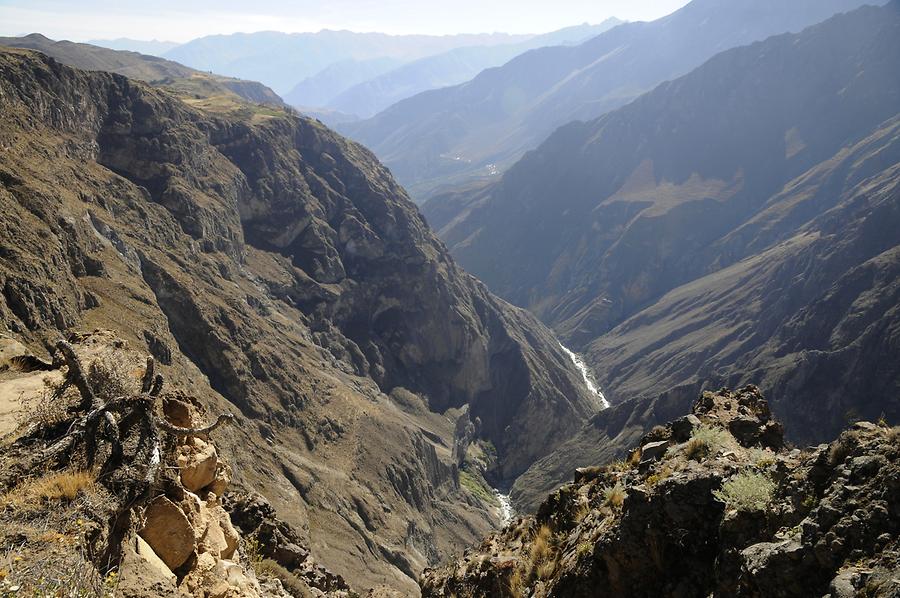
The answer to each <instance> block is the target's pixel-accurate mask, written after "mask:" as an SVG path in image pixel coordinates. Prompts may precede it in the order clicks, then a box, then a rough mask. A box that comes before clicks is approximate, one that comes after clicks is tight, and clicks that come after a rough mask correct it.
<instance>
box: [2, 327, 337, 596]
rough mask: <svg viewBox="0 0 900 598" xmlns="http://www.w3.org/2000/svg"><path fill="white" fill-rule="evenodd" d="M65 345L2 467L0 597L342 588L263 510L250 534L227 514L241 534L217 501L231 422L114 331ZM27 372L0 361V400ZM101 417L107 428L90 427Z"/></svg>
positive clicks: (32, 396)
mask: <svg viewBox="0 0 900 598" xmlns="http://www.w3.org/2000/svg"><path fill="white" fill-rule="evenodd" d="M70 340H71V341H72V345H70V346H71V348H72V351H71V354H69V355H65V354H62V353H58V354H57V355H56V356H57V358H58V359H56V360H55V362H56V363H57V364H58V365H57V366H50V367H49V368H47V369H45V370H43V371H42V374H41V375H42V376H43V379H44V380H46V383H45V385H44V388H43V389H42V390H41V389H32V390H31V391H30V392H28V393H27V396H23V401H24V405H25V407H24V411H23V412H22V413H21V414H20V425H19V426H18V428H17V430H16V431H15V432H14V434H13V435H12V437H11V438H8V439H7V440H8V441H11V442H10V444H9V446H8V447H7V448H6V450H4V453H3V458H2V461H0V488H2V489H0V541H2V542H3V544H4V545H5V546H15V548H14V550H15V553H16V554H15V556H14V558H12V559H11V560H10V563H9V566H8V568H5V569H4V570H3V576H4V579H0V582H5V584H6V586H7V587H6V588H4V589H9V588H11V587H12V586H13V585H15V586H18V587H19V590H18V591H20V592H23V593H30V592H34V593H36V594H39V595H56V594H57V593H63V592H65V593H68V592H69V591H70V589H71V587H70V586H72V587H74V588H75V592H76V593H77V592H78V591H79V590H78V589H79V588H82V589H83V593H82V594H79V595H101V594H102V595H113V594H114V595H116V596H132V597H147V598H149V597H151V596H153V597H157V596H172V597H174V596H185V595H187V596H197V597H202V598H262V597H264V596H272V597H278V598H286V597H287V596H297V595H299V596H333V597H336V598H337V597H346V596H348V595H349V594H350V593H351V589H350V587H349V586H348V585H347V584H346V582H344V581H343V579H341V578H340V577H339V576H337V575H335V574H333V573H331V572H329V571H327V570H326V569H325V568H323V567H322V566H321V565H318V564H317V563H316V562H315V560H314V558H313V557H311V556H310V554H309V550H308V549H306V548H301V547H300V546H299V545H298V544H303V543H304V540H303V539H302V538H301V537H300V535H299V534H297V533H296V532H294V531H293V530H292V529H291V528H290V526H288V525H287V524H285V523H284V522H281V521H279V520H278V519H277V517H276V515H275V513H274V510H273V509H272V508H271V506H269V505H268V504H267V503H263V505H264V508H262V509H257V510H261V511H262V512H263V513H264V515H265V522H260V525H257V526H256V528H254V529H249V530H247V529H244V528H242V527H240V526H239V527H236V526H235V525H234V524H233V523H232V517H231V515H230V514H229V512H228V510H226V507H228V508H232V509H233V510H234V511H235V520H236V521H237V522H238V523H239V524H243V525H244V526H246V521H247V512H248V508H237V507H236V506H235V505H236V504H241V503H240V502H239V501H237V502H236V501H235V500H233V499H229V500H224V501H223V498H222V497H223V494H224V493H225V492H226V491H227V490H228V489H229V488H228V487H229V482H230V466H229V465H228V464H227V463H226V462H224V461H223V460H221V459H220V458H219V457H218V455H217V452H216V446H215V442H214V439H213V438H212V435H213V434H215V435H217V436H218V435H219V434H221V433H222V431H223V428H220V426H221V425H222V422H227V421H230V419H231V417H230V416H220V417H219V418H218V419H217V420H216V423H214V424H212V425H208V419H209V418H208V417H207V415H206V413H205V409H204V408H203V407H202V405H201V404H200V403H199V402H198V401H197V400H196V399H195V398H194V397H191V396H189V395H186V394H185V393H183V392H181V391H178V390H173V389H168V390H163V387H164V386H165V382H164V379H163V378H162V377H161V376H157V375H156V368H155V362H154V361H153V360H152V359H151V360H150V361H147V359H146V355H141V354H140V353H138V352H136V351H134V350H132V349H130V348H129V347H128V343H126V342H125V341H124V340H123V339H120V338H118V337H117V336H116V335H115V334H113V333H111V332H107V331H95V332H94V333H91V334H84V335H77V336H73V337H71V339H70ZM142 362H143V363H146V364H147V365H146V366H145V367H144V368H143V369H142V368H140V367H135V366H136V365H137V364H140V363H142ZM79 371H81V372H82V374H79V373H78V372H79ZM29 375H30V372H24V371H21V368H20V367H18V368H17V367H10V366H9V365H6V366H2V365H0V393H5V392H6V391H8V390H9V389H10V388H21V386H20V385H18V384H17V381H18V380H21V379H22V378H27V377H28V376H29ZM81 375H83V376H84V377H83V378H80V377H79V376H81ZM148 386H149V388H148ZM75 387H77V389H78V390H75ZM85 392H87V393H89V394H90V395H91V397H92V402H93V403H94V404H95V406H94V407H92V410H91V411H88V412H85V411H83V410H81V409H80V407H79V403H80V401H81V399H82V398H83V397H84V393H85ZM147 403H150V404H151V407H150V408H149V409H144V407H143V406H142V405H145V404H147ZM95 414H102V416H101V417H94V416H95ZM103 417H105V422H106V425H105V426H94V425H91V424H90V422H91V421H96V420H99V419H103ZM92 418H93V419H92ZM199 471H203V472H209V475H205V474H204V476H203V477H202V478H201V477H198V476H197V475H196V474H197V472H199ZM200 480H202V482H203V483H201V481H200ZM251 510H252V509H251ZM263 523H264V525H263ZM265 526H271V529H277V530H285V533H286V534H287V537H289V538H290V540H291V541H292V542H295V543H298V544H290V545H286V543H285V542H280V539H283V538H284V537H285V536H284V535H282V536H277V535H274V534H272V533H271V532H269V533H267V531H266V530H268V529H270V528H267V527H265ZM48 528H51V529H56V530H57V532H55V533H54V534H48V533H47V532H46V529H48ZM239 530H240V531H239ZM286 553H294V554H300V555H302V558H299V559H286V558H283V556H282V555H283V554H286ZM267 557H271V558H273V559H275V561H276V562H277V565H270V564H268V561H266V560H265V559H266V558H267ZM73 561H74V563H73ZM36 572H39V573H36Z"/></svg>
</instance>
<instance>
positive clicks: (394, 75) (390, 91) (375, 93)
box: [286, 18, 622, 118]
mask: <svg viewBox="0 0 900 598" xmlns="http://www.w3.org/2000/svg"><path fill="white" fill-rule="evenodd" d="M621 23H622V21H620V20H619V19H615V18H611V19H607V20H606V21H604V22H603V23H600V24H599V25H588V24H584V25H578V26H576V27H567V28H565V29H560V30H559V31H554V32H551V33H547V34H544V35H538V36H535V37H533V38H531V39H529V40H527V41H523V42H519V43H515V44H503V45H493V46H470V47H464V48H455V49H453V50H450V51H448V52H444V53H441V54H437V55H434V56H429V57H426V58H422V59H419V60H416V61H414V62H411V63H409V64H404V65H402V66H399V67H397V68H394V69H391V70H390V71H386V72H385V73H384V74H381V75H380V76H376V77H371V78H368V79H367V80H365V81H360V82H358V84H356V85H353V84H350V85H346V87H343V89H337V88H335V90H334V92H335V93H333V95H332V97H331V98H329V99H328V100H327V101H326V102H324V103H321V102H320V103H318V104H317V103H315V102H313V101H312V99H309V98H304V97H303V96H302V94H300V93H297V94H294V93H293V92H292V93H291V94H288V96H287V97H286V99H287V101H288V102H289V103H292V104H300V105H307V106H310V105H313V106H325V107H327V108H330V109H333V110H337V111H338V112H343V113H347V114H354V115H356V116H359V117H362V118H368V117H371V116H374V115H375V114H376V113H378V112H381V111H382V110H384V109H385V108H387V107H389V106H391V105H392V104H395V103H396V102H399V101H400V100H403V99H406V98H408V97H411V96H413V95H416V94H417V93H421V92H423V91H427V90H429V89H437V88H439V87H448V86H451V85H457V84H459V83H463V82H465V81H468V80H469V79H471V78H472V77H474V76H476V75H477V74H478V73H480V72H481V71H483V70H484V69H487V68H491V67H495V66H499V65H501V64H503V63H505V62H507V61H509V60H510V59H512V58H514V57H516V56H518V55H519V54H522V53H523V52H527V51H528V50H532V49H535V48H542V47H545V46H557V45H570V44H577V43H580V42H583V41H584V40H586V39H589V38H591V37H594V36H596V35H599V34H601V33H603V32H604V31H607V30H609V29H612V28H613V27H615V26H616V25H619V24H621ZM316 78H318V77H316ZM347 81H349V79H344V81H343V82H342V83H346V82H347ZM295 91H296V90H295Z"/></svg>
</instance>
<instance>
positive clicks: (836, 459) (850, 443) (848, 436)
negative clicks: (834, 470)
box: [828, 431, 859, 467]
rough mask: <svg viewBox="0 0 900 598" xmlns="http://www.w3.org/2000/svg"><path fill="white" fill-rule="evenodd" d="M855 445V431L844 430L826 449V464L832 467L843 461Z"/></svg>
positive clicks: (857, 439) (856, 437)
mask: <svg viewBox="0 0 900 598" xmlns="http://www.w3.org/2000/svg"><path fill="white" fill-rule="evenodd" d="M857 445H859V434H858V433H857V432H856V431H851V432H844V433H843V434H841V436H840V438H838V439H837V440H836V441H835V442H834V443H833V444H832V445H831V448H830V449H828V464H829V465H831V466H832V467H833V466H835V465H839V464H841V463H843V462H844V460H845V459H846V458H847V457H848V456H850V454H851V453H853V449H855V448H856V447H857Z"/></svg>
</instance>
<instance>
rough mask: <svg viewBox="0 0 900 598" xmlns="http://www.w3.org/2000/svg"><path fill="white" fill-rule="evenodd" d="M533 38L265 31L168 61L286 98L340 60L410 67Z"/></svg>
mask: <svg viewBox="0 0 900 598" xmlns="http://www.w3.org/2000/svg"><path fill="white" fill-rule="evenodd" d="M531 37H532V36H530V35H508V34H505V33H491V34H461V35H445V36H428V35H387V34H384V33H355V32H352V31H329V30H323V31H319V32H317V33H280V32H276V31H262V32H258V33H235V34H232V35H211V36H207V37H201V38H199V39H195V40H192V41H190V42H187V43H186V44H182V45H180V46H178V47H177V48H174V49H172V50H170V51H169V52H167V53H166V58H169V59H171V60H175V61H177V62H180V63H182V64H186V65H188V66H190V67H193V68H196V69H199V70H203V71H212V72H215V73H221V74H223V75H228V76H231V77H240V78H242V79H252V80H254V81H260V82H262V83H264V84H266V85H268V86H269V87H271V88H272V89H274V90H275V91H276V92H278V93H285V94H286V93H288V92H290V91H291V90H292V89H293V88H294V87H295V86H296V85H297V84H298V83H299V82H301V81H303V80H304V79H307V78H308V77H312V76H313V75H315V74H317V73H319V72H320V71H322V70H323V69H325V68H327V67H328V66H330V65H333V64H335V63H338V62H341V61H346V60H370V59H373V58H393V59H396V60H399V61H403V62H409V61H412V60H417V59H419V58H424V57H426V56H432V55H434V54H440V53H442V52H446V51H448V50H452V49H454V48H461V47H464V46H492V45H498V44H512V43H516V42H521V41H525V40H527V39H529V38H531Z"/></svg>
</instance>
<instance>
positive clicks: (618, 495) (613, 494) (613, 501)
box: [603, 482, 627, 510]
mask: <svg viewBox="0 0 900 598" xmlns="http://www.w3.org/2000/svg"><path fill="white" fill-rule="evenodd" d="M626 496H627V493H626V492H625V487H624V486H622V484H621V482H619V483H616V485H615V486H612V487H611V488H604V489H603V504H605V505H606V506H608V507H610V508H611V509H616V510H619V509H621V508H622V505H623V504H625V497H626Z"/></svg>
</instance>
